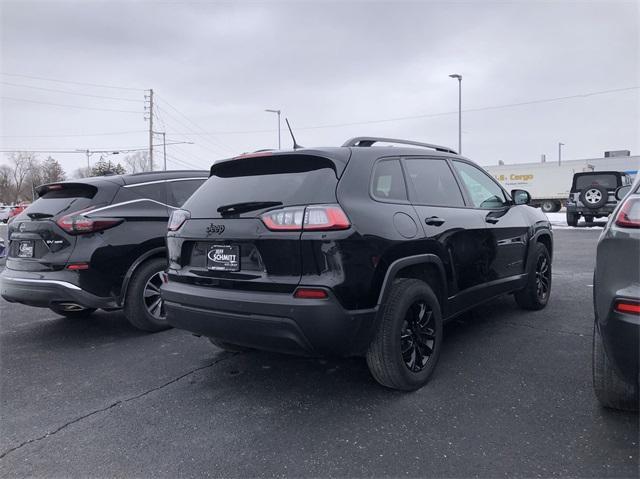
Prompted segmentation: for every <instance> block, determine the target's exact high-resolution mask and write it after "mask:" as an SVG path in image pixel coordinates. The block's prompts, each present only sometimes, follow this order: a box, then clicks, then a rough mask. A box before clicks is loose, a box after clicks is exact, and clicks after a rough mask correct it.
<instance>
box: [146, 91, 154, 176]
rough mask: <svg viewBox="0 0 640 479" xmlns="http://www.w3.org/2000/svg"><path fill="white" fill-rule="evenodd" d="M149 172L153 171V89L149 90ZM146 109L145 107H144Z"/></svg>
mask: <svg viewBox="0 0 640 479" xmlns="http://www.w3.org/2000/svg"><path fill="white" fill-rule="evenodd" d="M147 98H148V99H149V163H150V164H149V171H153V88H150V89H149V96H147V95H145V99H147ZM145 109H146V106H145Z"/></svg>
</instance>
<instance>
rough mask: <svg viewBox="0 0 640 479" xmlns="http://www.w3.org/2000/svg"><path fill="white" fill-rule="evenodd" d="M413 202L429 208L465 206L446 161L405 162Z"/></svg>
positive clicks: (412, 160)
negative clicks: (411, 187) (411, 188)
mask: <svg viewBox="0 0 640 479" xmlns="http://www.w3.org/2000/svg"><path fill="white" fill-rule="evenodd" d="M405 165H406V168H407V176H408V177H409V182H410V183H411V185H412V186H413V195H414V196H415V197H414V198H412V200H413V201H414V202H415V203H418V204H421V205H429V206H464V200H463V199H462V193H461V192H460V188H459V187H458V183H457V182H456V179H455V178H454V176H453V173H452V172H451V169H450V168H449V165H448V164H447V162H446V160H430V159H411V160H405Z"/></svg>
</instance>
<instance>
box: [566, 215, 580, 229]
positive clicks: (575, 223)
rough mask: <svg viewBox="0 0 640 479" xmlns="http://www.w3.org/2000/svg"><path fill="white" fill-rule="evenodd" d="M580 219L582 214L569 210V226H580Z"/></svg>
mask: <svg viewBox="0 0 640 479" xmlns="http://www.w3.org/2000/svg"><path fill="white" fill-rule="evenodd" d="M579 219H580V215H579V214H578V213H573V212H569V211H567V224H568V225H569V226H578V220H579Z"/></svg>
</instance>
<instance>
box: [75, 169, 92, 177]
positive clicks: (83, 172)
mask: <svg viewBox="0 0 640 479" xmlns="http://www.w3.org/2000/svg"><path fill="white" fill-rule="evenodd" d="M90 176H91V168H89V167H87V166H83V167H80V168H77V169H76V170H74V171H73V174H72V175H71V177H72V178H89V177H90Z"/></svg>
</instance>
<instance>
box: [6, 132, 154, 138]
mask: <svg viewBox="0 0 640 479" xmlns="http://www.w3.org/2000/svg"><path fill="white" fill-rule="evenodd" d="M146 132H147V130H130V131H112V132H107V133H74V134H62V135H0V138H73V137H78V136H111V135H114V136H117V135H129V134H133V133H146Z"/></svg>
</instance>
